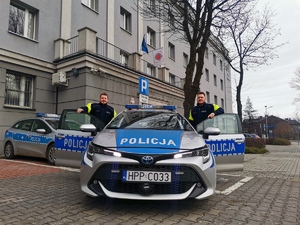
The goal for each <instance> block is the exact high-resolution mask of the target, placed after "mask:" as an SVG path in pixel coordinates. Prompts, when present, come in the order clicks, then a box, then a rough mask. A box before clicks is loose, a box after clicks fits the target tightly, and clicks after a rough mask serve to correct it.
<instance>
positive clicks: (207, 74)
mask: <svg viewBox="0 0 300 225" xmlns="http://www.w3.org/2000/svg"><path fill="white" fill-rule="evenodd" d="M205 80H207V81H208V82H209V70H208V69H205Z"/></svg>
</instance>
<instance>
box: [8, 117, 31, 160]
mask: <svg viewBox="0 0 300 225" xmlns="http://www.w3.org/2000/svg"><path fill="white" fill-rule="evenodd" d="M32 123H33V120H32V119H26V120H23V121H22V122H21V123H20V124H19V125H18V127H15V132H13V142H14V148H15V150H16V154H18V155H24V156H32V155H31V141H30V133H29V132H30V130H31V126H32Z"/></svg>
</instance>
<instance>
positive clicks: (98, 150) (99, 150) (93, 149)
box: [86, 143, 122, 161]
mask: <svg viewBox="0 0 300 225" xmlns="http://www.w3.org/2000/svg"><path fill="white" fill-rule="evenodd" d="M94 154H102V155H110V156H115V157H122V154H121V153H120V152H116V151H112V150H108V149H105V148H104V147H102V146H97V145H94V144H92V143H90V144H89V147H88V151H87V153H86V156H87V158H88V159H89V160H91V161H93V156H94Z"/></svg>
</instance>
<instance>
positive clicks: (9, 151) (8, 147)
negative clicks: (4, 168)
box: [4, 142, 15, 159]
mask: <svg viewBox="0 0 300 225" xmlns="http://www.w3.org/2000/svg"><path fill="white" fill-rule="evenodd" d="M4 156H5V158H6V159H13V158H15V152H14V146H13V145H12V143H11V142H7V143H6V144H5V147H4Z"/></svg>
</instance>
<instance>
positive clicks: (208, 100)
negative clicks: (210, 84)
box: [206, 91, 210, 102]
mask: <svg viewBox="0 0 300 225" xmlns="http://www.w3.org/2000/svg"><path fill="white" fill-rule="evenodd" d="M206 99H207V102H210V94H209V92H208V91H207V92H206Z"/></svg>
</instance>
